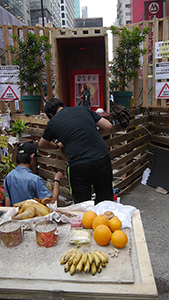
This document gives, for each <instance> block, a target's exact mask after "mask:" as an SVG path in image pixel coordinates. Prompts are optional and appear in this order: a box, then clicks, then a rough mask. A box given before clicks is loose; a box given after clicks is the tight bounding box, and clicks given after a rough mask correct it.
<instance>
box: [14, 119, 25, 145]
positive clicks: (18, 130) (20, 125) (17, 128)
mask: <svg viewBox="0 0 169 300" xmlns="http://www.w3.org/2000/svg"><path fill="white" fill-rule="evenodd" d="M28 127H29V125H25V120H21V119H20V118H19V119H18V120H17V121H14V123H13V124H12V128H11V131H12V133H14V134H16V139H17V141H18V142H20V141H21V139H22V132H23V131H24V130H25V129H26V128H28Z"/></svg>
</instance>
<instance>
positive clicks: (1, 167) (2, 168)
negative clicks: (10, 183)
mask: <svg viewBox="0 0 169 300" xmlns="http://www.w3.org/2000/svg"><path fill="white" fill-rule="evenodd" d="M15 168H16V165H15V163H14V162H13V161H12V154H10V153H8V156H7V157H6V160H5V163H0V173H1V174H2V175H3V176H2V179H1V180H0V181H1V182H3V180H4V178H5V177H6V175H8V173H9V172H11V171H12V170H13V169H15Z"/></svg>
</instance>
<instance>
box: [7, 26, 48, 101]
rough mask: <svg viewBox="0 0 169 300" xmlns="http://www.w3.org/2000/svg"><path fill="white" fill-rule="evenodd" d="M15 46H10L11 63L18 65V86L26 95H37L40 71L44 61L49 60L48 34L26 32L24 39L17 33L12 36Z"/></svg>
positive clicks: (40, 83) (40, 78)
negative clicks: (39, 34)
mask: <svg viewBox="0 0 169 300" xmlns="http://www.w3.org/2000/svg"><path fill="white" fill-rule="evenodd" d="M12 37H13V39H14V41H15V42H16V43H17V46H10V52H11V53H12V54H14V59H13V63H14V64H15V65H18V66H19V75H18V79H19V86H20V88H21V91H22V92H26V93H27V94H28V95H38V93H39V92H40V91H41V88H42V72H43V71H44V70H45V62H46V61H47V62H50V59H51V53H50V48H51V45H50V43H49V42H48V41H49V40H48V36H47V35H42V36H38V35H37V34H35V33H31V32H29V31H28V32H27V34H26V38H25V40H23V39H20V38H19V37H18V36H17V35H13V36H12Z"/></svg>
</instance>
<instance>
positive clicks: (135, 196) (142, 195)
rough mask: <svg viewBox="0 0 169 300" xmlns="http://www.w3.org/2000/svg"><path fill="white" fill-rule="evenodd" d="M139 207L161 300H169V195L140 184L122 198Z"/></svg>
mask: <svg viewBox="0 0 169 300" xmlns="http://www.w3.org/2000/svg"><path fill="white" fill-rule="evenodd" d="M121 203H122V204H126V205H132V206H134V207H136V208H137V209H139V210H140V213H141V219H142V224H143V228H144V233H145V237H146V241H147V246H148V251H149V256H150V260H151V264H152V268H153V273H154V278H155V282H156V286H157V290H158V297H159V300H169V194H167V195H163V194H160V193H157V192H155V191H154V188H152V187H150V186H148V185H142V184H140V185H138V186H137V187H136V188H135V189H134V190H133V191H132V192H130V193H128V194H126V195H125V196H124V197H123V198H122V199H121Z"/></svg>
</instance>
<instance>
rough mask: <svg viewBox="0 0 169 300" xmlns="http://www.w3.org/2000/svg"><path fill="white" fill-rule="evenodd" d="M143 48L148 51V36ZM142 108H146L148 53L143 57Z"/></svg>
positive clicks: (145, 24) (146, 23)
mask: <svg viewBox="0 0 169 300" xmlns="http://www.w3.org/2000/svg"><path fill="white" fill-rule="evenodd" d="M147 26H148V22H144V26H143V27H147ZM143 48H144V49H148V36H147V38H146V39H145V41H144V42H143ZM143 106H144V107H147V106H148V52H147V53H146V54H144V55H143Z"/></svg>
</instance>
